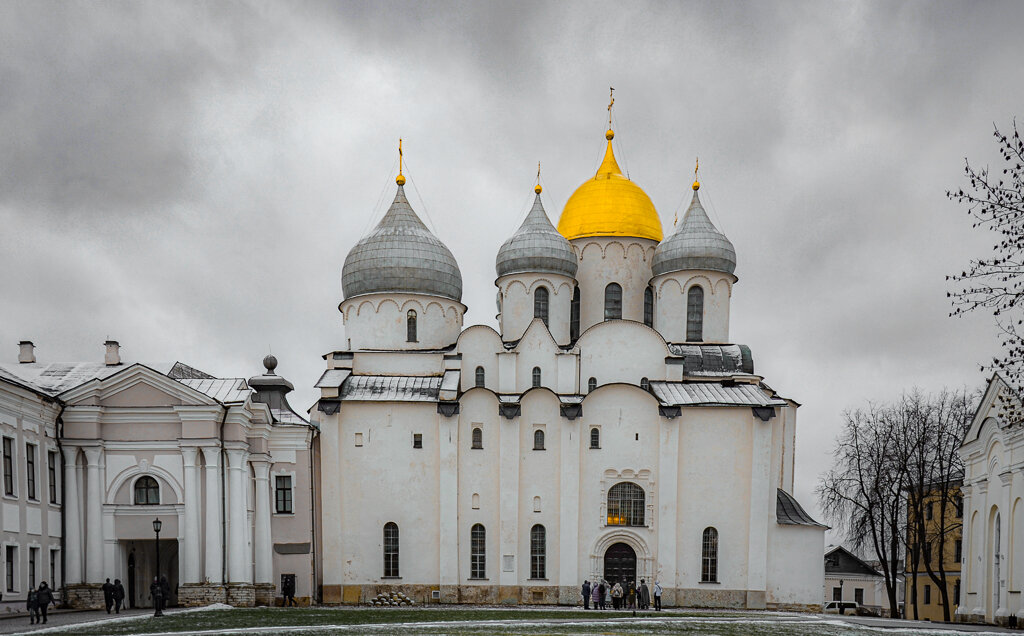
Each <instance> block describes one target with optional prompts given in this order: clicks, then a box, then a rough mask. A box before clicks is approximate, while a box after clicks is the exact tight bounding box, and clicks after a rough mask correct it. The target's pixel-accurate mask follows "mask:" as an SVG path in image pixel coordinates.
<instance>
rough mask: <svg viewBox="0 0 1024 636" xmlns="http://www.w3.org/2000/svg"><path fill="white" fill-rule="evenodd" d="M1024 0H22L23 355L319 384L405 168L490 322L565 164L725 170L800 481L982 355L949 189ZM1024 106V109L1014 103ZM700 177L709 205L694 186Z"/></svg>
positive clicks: (974, 237)
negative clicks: (349, 293)
mask: <svg viewBox="0 0 1024 636" xmlns="http://www.w3.org/2000/svg"><path fill="white" fill-rule="evenodd" d="M1021 24H1024V5H1021V4H1020V3H1009V2H1007V3H986V2H969V3H967V2H964V3H953V2H943V3H923V2H922V3H907V2H899V3H897V2H890V3H881V4H873V3H871V4H860V3H823V2H804V3H780V2H777V3H768V2H753V3H749V4H747V3H728V2H713V3H711V2H709V3H685V4H681V3H651V4H641V3H609V4H603V5H602V4H596V3H579V4H575V3H570V2H552V3H546V4H542V3H528V2H516V3H505V4H499V3H490V2H487V3H482V2H473V3H467V4H464V5H460V4H433V3H417V4H411V3H410V4H387V3H379V2H377V3H361V4H340V3H323V4H320V3H307V2H289V3H270V2H254V3H251V4H250V3H185V2H175V3H170V2H159V3H158V2H133V3H113V2H105V3H54V2H40V1H38V0H31V1H26V2H4V3H2V4H0V270H2V272H3V275H2V276H0V307H2V312H0V315H2V318H0V361H3V362H8V363H13V362H15V361H16V359H17V342H18V341H19V340H22V339H29V340H33V341H34V342H35V343H36V345H37V347H38V349H37V355H38V357H39V359H40V361H41V362H53V361H68V360H102V356H103V347H102V343H103V341H104V340H105V339H106V338H107V337H110V338H113V339H116V340H119V341H120V342H121V343H122V346H123V354H124V356H125V358H126V359H128V360H130V361H136V360H137V361H170V360H181V361H183V362H186V363H188V364H191V365H193V366H196V367H198V368H201V369H204V370H206V371H208V372H211V373H213V374H216V375H220V376H243V377H247V376H250V375H255V374H257V373H259V372H261V371H262V366H261V364H260V361H261V359H262V358H263V356H264V355H265V354H266V353H267V351H268V350H269V349H272V350H273V352H274V354H275V355H276V356H277V357H278V358H279V360H280V366H279V367H278V372H279V373H281V374H282V375H284V376H285V377H287V378H288V379H290V380H291V381H292V382H293V383H294V384H295V385H296V387H297V389H296V393H295V394H293V404H294V405H295V406H296V407H297V408H299V409H300V410H304V409H305V408H307V407H308V406H309V405H310V404H311V403H312V401H313V399H314V397H315V394H314V391H313V390H312V388H311V387H312V385H313V383H314V382H315V381H316V379H317V378H318V377H319V375H320V373H321V371H322V370H323V368H324V362H323V360H322V359H321V358H320V356H321V355H323V354H324V353H326V352H329V351H333V350H335V349H341V348H342V347H343V346H344V343H345V338H344V330H343V328H342V321H341V315H340V314H339V313H338V311H337V305H338V303H339V302H340V301H341V284H340V279H341V267H342V263H343V261H344V258H345V255H346V253H347V252H348V250H349V249H350V248H351V247H352V245H353V244H354V243H355V242H356V241H357V240H358V239H359V238H360V236H361V235H362V234H364V233H365V232H366V231H367V230H368V229H369V227H371V226H372V223H374V222H375V221H376V219H377V218H379V217H380V215H381V214H382V213H383V209H384V206H385V205H386V203H387V202H389V201H390V199H391V197H392V196H393V188H394V185H393V184H394V181H393V179H394V175H395V171H396V169H397V156H396V155H397V153H396V147H397V143H398V138H399V137H403V138H404V139H405V157H406V158H407V160H408V169H407V171H406V174H407V176H408V177H409V178H410V180H411V185H412V186H414V187H412V188H409V187H408V186H407V191H408V193H409V195H410V199H411V202H412V204H413V206H414V208H415V209H416V210H417V211H418V212H419V213H420V215H421V217H424V219H425V220H427V222H428V224H430V225H431V226H432V228H433V229H434V230H435V232H436V233H437V235H438V236H439V237H440V238H441V240H443V241H444V242H445V243H446V244H447V245H448V247H449V248H450V249H451V250H452V252H453V253H454V254H455V256H456V258H457V259H458V261H459V264H460V266H461V269H462V275H463V279H464V282H465V284H464V289H465V291H464V295H463V301H464V302H465V303H466V304H467V305H468V306H469V312H468V313H467V315H466V325H470V324H475V323H481V322H482V323H487V324H492V325H493V324H494V323H495V321H494V313H495V311H494V293H495V288H494V285H493V281H494V277H495V273H494V256H495V253H496V251H497V249H498V247H499V246H500V245H501V243H502V241H504V240H505V239H506V238H507V237H508V236H509V235H510V234H511V233H512V232H513V231H514V230H515V229H516V227H517V226H518V223H519V221H520V219H521V218H522V216H523V215H524V214H525V213H526V211H527V209H528V207H529V203H530V199H531V196H532V192H531V188H532V186H533V183H534V178H535V172H536V165H537V161H541V162H542V163H543V183H544V185H545V190H544V204H545V206H546V207H547V210H548V213H549V215H550V216H551V217H552V220H554V221H556V222H557V218H558V215H559V213H560V212H561V209H562V206H563V205H564V204H565V201H566V199H567V198H568V196H569V195H570V194H571V193H572V192H573V190H574V189H575V188H576V187H577V186H578V185H579V184H580V183H581V182H582V181H583V180H585V179H587V178H588V177H590V176H592V175H593V173H594V170H595V168H596V166H597V165H598V164H599V162H600V159H601V155H602V151H603V146H604V130H605V126H606V117H607V112H606V110H605V107H606V105H607V100H608V87H609V86H614V87H615V88H616V92H615V96H616V105H615V118H616V121H615V127H616V131H617V136H616V143H617V144H618V147H617V153H618V156H619V159H620V164H621V165H622V166H623V167H624V168H626V169H628V171H629V176H630V177H631V178H632V179H633V180H634V181H635V182H636V183H637V184H639V185H640V186H641V187H642V188H644V190H646V192H647V193H648V194H649V195H650V197H651V199H652V200H653V201H654V204H655V206H656V207H657V208H658V211H659V213H660V214H661V219H662V223H663V224H664V226H665V228H666V234H667V233H668V231H669V230H670V229H671V224H672V219H673V216H674V214H675V213H676V212H677V211H680V213H681V211H682V210H685V205H686V204H687V203H688V202H689V198H690V194H691V191H690V188H689V184H690V182H691V181H692V176H693V175H692V170H693V161H694V157H695V156H697V155H699V156H700V160H701V181H702V183H703V187H702V189H701V197H702V200H703V201H704V203H705V206H706V207H708V208H709V211H710V212H711V215H712V219H713V220H714V221H715V223H716V224H717V225H718V227H719V229H721V230H723V231H724V232H725V233H726V234H727V235H728V237H729V238H730V239H731V240H732V242H733V244H734V245H735V246H736V252H737V255H738V262H739V263H738V266H737V270H736V273H737V275H738V276H739V284H738V285H737V286H736V288H735V290H734V294H733V304H732V325H731V335H732V338H733V341H734V342H739V343H744V344H749V345H750V346H751V347H752V349H753V353H754V362H755V370H756V371H757V372H758V373H759V374H762V375H764V376H765V378H766V382H767V383H768V384H769V385H771V386H772V387H774V388H776V389H777V390H779V391H780V392H782V393H783V394H784V395H785V396H787V397H791V398H793V399H795V400H797V401H798V402H800V403H802V404H803V407H802V408H801V409H800V411H799V416H798V434H797V471H796V477H797V486H796V495H797V497H798V498H799V499H800V500H801V501H802V502H803V503H804V504H805V505H807V506H808V507H809V508H813V509H814V510H817V504H816V502H815V501H814V496H813V489H814V486H815V484H816V482H817V479H818V475H819V474H820V473H821V472H822V471H823V470H825V469H826V468H827V467H828V465H829V461H830V452H831V447H832V444H833V440H834V438H835V435H836V432H837V430H838V427H839V424H840V422H841V413H842V411H843V409H845V408H848V407H857V406H861V405H864V404H865V403H866V402H867V401H868V400H875V401H882V400H890V399H892V398H894V397H895V396H897V395H898V394H899V392H900V391H902V390H904V389H907V388H911V387H914V386H918V387H921V388H922V389H926V390H936V389H939V388H941V387H943V386H963V385H967V386H970V387H975V386H979V385H980V384H981V383H982V382H983V381H984V378H985V376H984V374H982V373H981V372H980V371H979V369H978V366H979V363H982V362H984V361H986V360H988V359H990V358H991V356H992V355H993V354H994V353H995V352H996V347H997V345H998V341H997V339H996V334H995V329H994V327H993V326H992V321H991V319H990V317H988V316H976V317H972V318H969V319H951V318H948V317H947V314H948V311H949V305H948V301H947V299H946V298H945V292H946V289H947V287H946V283H945V281H944V276H945V275H946V274H948V273H952V272H955V271H960V270H962V269H964V267H965V265H966V264H967V262H968V260H969V259H970V258H971V257H972V256H977V255H982V254H984V253H985V252H986V250H987V249H988V247H989V245H990V243H991V238H990V236H986V235H984V234H982V233H980V232H977V231H972V229H971V227H970V221H969V219H968V217H967V216H966V214H965V213H964V212H963V211H962V210H961V209H959V208H957V206H956V205H954V204H953V203H951V202H949V201H947V199H946V197H945V195H944V192H945V190H946V189H949V188H956V187H959V186H960V185H961V184H962V183H963V182H964V180H963V176H962V168H963V160H964V157H969V158H971V160H972V161H975V162H977V163H979V164H984V163H986V162H993V163H995V162H996V161H997V159H998V154H997V153H996V146H995V143H994V140H993V139H992V136H991V132H992V126H993V124H994V123H995V124H998V125H1000V126H1004V127H1005V126H1008V125H1009V124H1010V122H1011V121H1012V118H1013V117H1014V116H1015V115H1022V114H1024V111H1022V110H1020V109H1021V108H1022V105H1024V82H1021V81H1020V80H1021V71H1020V63H1021V60H1022V59H1024V41H1022V39H1021V37H1020V33H1019V29H1020V25H1021ZM1015 109H1017V110H1015ZM681 206H682V207H681Z"/></svg>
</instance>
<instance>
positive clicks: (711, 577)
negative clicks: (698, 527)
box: [700, 528, 718, 583]
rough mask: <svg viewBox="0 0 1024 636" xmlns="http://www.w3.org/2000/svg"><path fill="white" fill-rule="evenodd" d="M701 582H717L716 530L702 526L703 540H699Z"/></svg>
mask: <svg viewBox="0 0 1024 636" xmlns="http://www.w3.org/2000/svg"><path fill="white" fill-rule="evenodd" d="M700 580H701V583H717V582H718V530H715V529H714V528H704V540H703V541H702V542H701V565H700Z"/></svg>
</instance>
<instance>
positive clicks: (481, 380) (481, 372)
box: [476, 367, 485, 387]
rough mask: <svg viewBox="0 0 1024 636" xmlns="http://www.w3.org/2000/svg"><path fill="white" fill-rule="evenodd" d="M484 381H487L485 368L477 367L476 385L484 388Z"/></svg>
mask: <svg viewBox="0 0 1024 636" xmlns="http://www.w3.org/2000/svg"><path fill="white" fill-rule="evenodd" d="M484 379H485V374H484V368H483V367H477V368H476V385H477V386H481V387H482V386H483V385H484Z"/></svg>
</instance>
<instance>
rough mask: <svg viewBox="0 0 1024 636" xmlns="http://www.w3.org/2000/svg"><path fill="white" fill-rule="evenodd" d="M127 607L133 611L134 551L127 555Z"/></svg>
mask: <svg viewBox="0 0 1024 636" xmlns="http://www.w3.org/2000/svg"><path fill="white" fill-rule="evenodd" d="M128 606H129V607H131V608H132V609H135V551H134V550H133V551H132V552H131V554H129V555H128Z"/></svg>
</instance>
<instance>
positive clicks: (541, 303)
mask: <svg viewBox="0 0 1024 636" xmlns="http://www.w3.org/2000/svg"><path fill="white" fill-rule="evenodd" d="M533 317H534V318H540V319H541V320H543V321H544V326H545V327H546V326H547V325H548V288H547V287H538V288H537V291H535V292H533Z"/></svg>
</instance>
